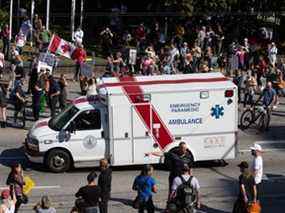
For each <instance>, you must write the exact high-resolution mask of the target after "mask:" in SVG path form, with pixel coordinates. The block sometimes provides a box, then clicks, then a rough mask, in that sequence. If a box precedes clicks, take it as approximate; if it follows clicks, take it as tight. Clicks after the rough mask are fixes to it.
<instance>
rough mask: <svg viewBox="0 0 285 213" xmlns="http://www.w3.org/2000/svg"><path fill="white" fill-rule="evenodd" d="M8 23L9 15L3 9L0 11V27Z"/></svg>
mask: <svg viewBox="0 0 285 213" xmlns="http://www.w3.org/2000/svg"><path fill="white" fill-rule="evenodd" d="M8 22H9V14H8V12H6V11H5V10H3V9H0V26H3V25H4V24H7V23H8Z"/></svg>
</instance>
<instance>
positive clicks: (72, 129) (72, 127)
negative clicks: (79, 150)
mask: <svg viewBox="0 0 285 213" xmlns="http://www.w3.org/2000/svg"><path fill="white" fill-rule="evenodd" d="M66 130H67V131H68V132H70V133H75V131H76V124H75V122H74V121H71V122H70V124H69V126H68V127H67V129H66Z"/></svg>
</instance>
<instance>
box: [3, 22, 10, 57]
mask: <svg viewBox="0 0 285 213" xmlns="http://www.w3.org/2000/svg"><path fill="white" fill-rule="evenodd" d="M9 34H10V28H9V25H8V24H5V26H4V28H3V29H2V31H1V38H2V42H3V50H2V52H3V53H4V55H5V58H6V59H7V58H8V55H9Z"/></svg>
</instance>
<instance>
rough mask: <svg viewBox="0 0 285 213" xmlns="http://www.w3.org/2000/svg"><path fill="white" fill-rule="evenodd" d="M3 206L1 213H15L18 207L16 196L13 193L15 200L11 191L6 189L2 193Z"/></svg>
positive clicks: (0, 207)
mask: <svg viewBox="0 0 285 213" xmlns="http://www.w3.org/2000/svg"><path fill="white" fill-rule="evenodd" d="M1 199H2V204H1V206H0V213H14V212H15V205H16V201H17V199H16V196H15V193H13V199H12V198H11V196H10V190H9V189H5V190H3V191H2V193H1Z"/></svg>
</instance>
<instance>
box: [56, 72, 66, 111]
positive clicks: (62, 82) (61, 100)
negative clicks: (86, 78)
mask: <svg viewBox="0 0 285 213" xmlns="http://www.w3.org/2000/svg"><path fill="white" fill-rule="evenodd" d="M58 84H59V88H60V94H59V107H60V109H61V110H64V108H65V107H66V99H67V85H68V84H67V81H66V78H65V75H64V74H61V75H60V78H59V81H58Z"/></svg>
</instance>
